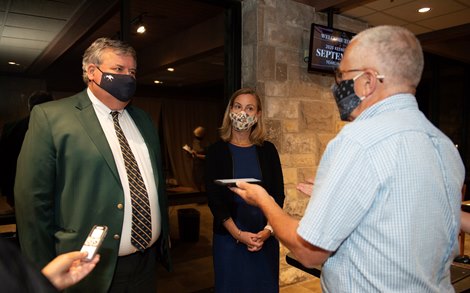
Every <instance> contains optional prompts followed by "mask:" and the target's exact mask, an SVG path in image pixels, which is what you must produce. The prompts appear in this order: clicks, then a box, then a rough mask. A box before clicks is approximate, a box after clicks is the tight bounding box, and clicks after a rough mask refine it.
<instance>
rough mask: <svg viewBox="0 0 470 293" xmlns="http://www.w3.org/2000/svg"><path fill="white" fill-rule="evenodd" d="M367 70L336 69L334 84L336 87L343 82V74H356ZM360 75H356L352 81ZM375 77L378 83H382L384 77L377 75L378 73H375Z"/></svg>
mask: <svg viewBox="0 0 470 293" xmlns="http://www.w3.org/2000/svg"><path fill="white" fill-rule="evenodd" d="M366 70H367V69H349V70H339V68H336V69H335V82H336V84H337V85H339V84H340V83H341V82H342V81H343V75H344V74H345V73H349V72H355V71H356V72H357V71H362V72H364V71H366ZM361 75H362V73H361V74H359V75H356V76H355V77H354V78H353V79H354V80H356V79H357V78H358V77H359V76H361ZM375 77H376V78H377V79H378V80H379V81H380V82H383V79H384V78H385V76H384V75H381V74H379V73H378V72H375Z"/></svg>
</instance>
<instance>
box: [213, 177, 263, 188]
mask: <svg viewBox="0 0 470 293" xmlns="http://www.w3.org/2000/svg"><path fill="white" fill-rule="evenodd" d="M237 181H244V182H248V183H255V184H259V183H261V180H258V179H255V178H237V179H217V180H214V182H215V183H216V184H219V185H223V186H228V187H235V186H237V184H236V182H237Z"/></svg>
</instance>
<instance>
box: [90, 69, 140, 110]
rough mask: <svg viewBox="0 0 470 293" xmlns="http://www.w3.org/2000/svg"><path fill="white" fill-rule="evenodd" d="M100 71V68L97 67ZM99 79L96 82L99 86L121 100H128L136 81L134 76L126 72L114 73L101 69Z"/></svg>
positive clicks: (133, 90) (132, 93) (133, 91)
mask: <svg viewBox="0 0 470 293" xmlns="http://www.w3.org/2000/svg"><path fill="white" fill-rule="evenodd" d="M96 68H98V70H99V71H101V69H99V67H96ZM101 74H102V75H101V81H100V84H97V83H96V82H95V81H94V80H93V82H94V83H96V85H98V86H99V87H100V88H102V89H104V90H105V91H107V92H108V93H109V94H111V95H112V96H113V97H115V98H116V99H118V100H119V101H121V102H128V101H130V99H131V98H132V96H133V95H134V93H135V88H136V81H135V78H134V77H133V76H131V75H127V74H115V73H109V72H103V71H101Z"/></svg>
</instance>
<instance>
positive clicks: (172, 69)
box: [166, 67, 175, 72]
mask: <svg viewBox="0 0 470 293" xmlns="http://www.w3.org/2000/svg"><path fill="white" fill-rule="evenodd" d="M166 70H168V71H170V72H173V71H175V69H174V68H173V67H168V68H167V69H166Z"/></svg>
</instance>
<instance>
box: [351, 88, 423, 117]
mask: <svg viewBox="0 0 470 293" xmlns="http://www.w3.org/2000/svg"><path fill="white" fill-rule="evenodd" d="M403 109H416V110H418V102H416V98H415V97H414V96H413V95H412V94H396V95H393V96H390V97H388V98H385V99H384V100H382V101H380V102H378V103H376V104H374V105H372V106H370V107H369V108H367V109H366V110H364V112H362V113H361V114H360V115H359V116H358V117H357V118H356V119H355V120H354V121H360V120H365V119H369V118H371V117H374V116H377V115H380V114H381V113H384V112H392V111H397V110H403Z"/></svg>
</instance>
